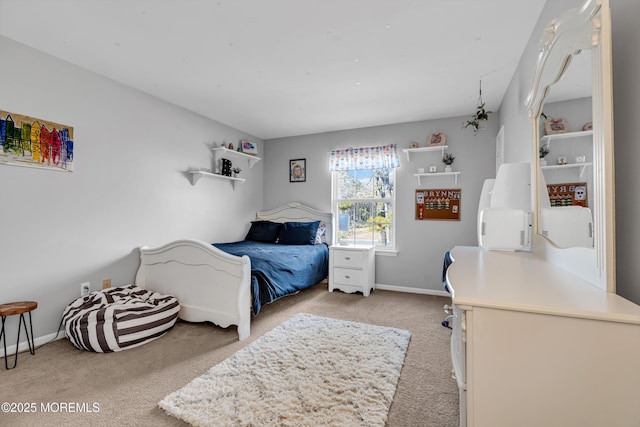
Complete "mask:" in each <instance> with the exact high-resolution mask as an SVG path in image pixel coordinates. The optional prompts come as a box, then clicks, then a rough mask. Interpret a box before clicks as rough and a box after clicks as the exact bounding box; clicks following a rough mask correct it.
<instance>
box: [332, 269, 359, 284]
mask: <svg viewBox="0 0 640 427" xmlns="http://www.w3.org/2000/svg"><path fill="white" fill-rule="evenodd" d="M333 280H334V281H335V283H336V284H337V285H351V286H363V285H364V271H363V270H352V269H349V268H334V269H333Z"/></svg>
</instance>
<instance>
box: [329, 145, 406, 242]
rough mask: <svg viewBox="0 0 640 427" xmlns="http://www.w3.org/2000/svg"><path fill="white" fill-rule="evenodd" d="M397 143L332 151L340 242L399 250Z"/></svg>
mask: <svg viewBox="0 0 640 427" xmlns="http://www.w3.org/2000/svg"><path fill="white" fill-rule="evenodd" d="M398 166H400V161H399V159H398V155H397V153H396V146H395V144H392V145H387V146H383V147H366V148H349V149H346V150H333V151H331V161H330V170H331V171H332V175H331V182H332V191H331V200H332V211H333V212H334V215H335V219H334V221H335V224H334V230H336V236H337V241H338V242H339V243H342V244H351V245H358V244H361V245H364V244H368V245H374V246H376V247H379V248H388V249H391V248H393V247H395V232H394V231H395V220H394V208H395V185H394V183H395V176H396V174H395V168H397V167H398Z"/></svg>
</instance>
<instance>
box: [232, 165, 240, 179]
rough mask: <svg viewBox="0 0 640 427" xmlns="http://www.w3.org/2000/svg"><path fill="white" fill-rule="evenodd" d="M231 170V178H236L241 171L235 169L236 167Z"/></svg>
mask: <svg viewBox="0 0 640 427" xmlns="http://www.w3.org/2000/svg"><path fill="white" fill-rule="evenodd" d="M231 170H232V171H233V176H234V178H236V177H237V176H238V174H239V173H240V172H242V169H240V168H239V167H237V166H236V167H235V168H233V169H231Z"/></svg>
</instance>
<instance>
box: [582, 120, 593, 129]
mask: <svg viewBox="0 0 640 427" xmlns="http://www.w3.org/2000/svg"><path fill="white" fill-rule="evenodd" d="M582 130H593V122H587V123H585V124H584V126H582Z"/></svg>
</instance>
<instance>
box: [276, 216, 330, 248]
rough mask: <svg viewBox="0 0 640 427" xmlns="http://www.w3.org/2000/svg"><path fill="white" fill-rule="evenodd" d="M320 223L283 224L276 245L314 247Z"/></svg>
mask: <svg viewBox="0 0 640 427" xmlns="http://www.w3.org/2000/svg"><path fill="white" fill-rule="evenodd" d="M319 226H320V221H313V222H285V223H284V224H283V225H282V229H281V230H280V239H279V240H278V243H281V244H283V245H314V244H315V243H316V235H317V234H318V227H319Z"/></svg>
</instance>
